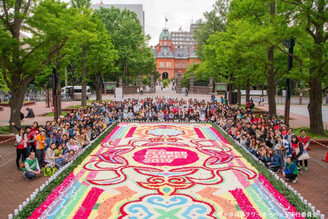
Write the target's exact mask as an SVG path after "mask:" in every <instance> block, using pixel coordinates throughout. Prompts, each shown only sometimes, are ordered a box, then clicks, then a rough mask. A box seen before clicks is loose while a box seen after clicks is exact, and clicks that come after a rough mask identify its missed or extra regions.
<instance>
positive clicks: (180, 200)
mask: <svg viewBox="0 0 328 219" xmlns="http://www.w3.org/2000/svg"><path fill="white" fill-rule="evenodd" d="M88 217H89V218H130V219H138V218H145V219H152V218H162V219H164V218H170V219H174V218H176V219H180V218H199V219H204V218H302V217H301V216H300V214H299V213H298V212H297V211H296V209H295V207H294V206H292V205H291V204H290V203H289V202H288V201H287V199H286V198H285V197H284V196H283V195H281V194H280V193H279V192H278V191H277V190H276V189H275V188H274V187H273V186H272V185H271V184H270V182H269V181H268V180H267V179H266V178H265V177H263V176H262V175H261V174H259V173H258V172H257V170H256V169H255V168H254V167H253V166H252V165H251V164H250V163H248V162H247V161H246V159H244V158H243V157H242V155H241V154H240V153H239V152H237V151H236V150H235V149H234V148H233V147H232V146H231V145H230V144H229V143H228V141H227V140H226V139H225V138H224V137H223V136H222V135H221V134H220V133H219V132H218V131H217V130H216V129H215V128H214V127H213V126H212V125H210V124H184V123H120V124H119V125H118V126H116V127H115V128H114V130H113V131H112V132H111V133H110V134H109V135H108V136H106V137H105V139H104V140H103V142H102V143H101V144H100V145H99V146H97V147H96V148H95V149H94V150H93V152H92V153H91V155H90V156H88V157H87V158H86V159H85V160H84V161H83V163H82V164H81V165H79V166H78V167H77V168H76V169H75V170H74V171H73V172H72V173H71V174H70V175H69V176H68V177H67V178H66V179H65V180H64V182H63V183H62V184H60V185H59V186H58V187H57V188H55V189H54V190H53V192H52V193H51V194H50V195H49V196H48V197H47V199H46V200H45V201H44V202H43V203H42V204H41V205H40V206H39V207H38V208H37V209H35V211H34V212H33V214H32V215H31V217H30V218H88Z"/></svg>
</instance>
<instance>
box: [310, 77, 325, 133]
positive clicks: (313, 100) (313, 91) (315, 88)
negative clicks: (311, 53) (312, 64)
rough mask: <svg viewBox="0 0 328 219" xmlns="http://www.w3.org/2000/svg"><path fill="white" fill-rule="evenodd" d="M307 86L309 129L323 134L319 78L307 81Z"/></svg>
mask: <svg viewBox="0 0 328 219" xmlns="http://www.w3.org/2000/svg"><path fill="white" fill-rule="evenodd" d="M309 87H310V102H309V104H308V110H309V115H310V131H311V132H312V133H315V134H319V135H323V134H324V129H323V121H322V92H321V80H319V79H318V78H313V79H312V80H311V81H310V82H309Z"/></svg>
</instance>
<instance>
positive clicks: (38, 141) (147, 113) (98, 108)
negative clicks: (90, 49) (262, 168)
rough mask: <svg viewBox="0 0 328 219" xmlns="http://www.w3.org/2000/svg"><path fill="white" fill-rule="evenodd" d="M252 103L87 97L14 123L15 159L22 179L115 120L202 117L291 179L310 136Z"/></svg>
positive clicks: (60, 161) (71, 154) (59, 160)
mask: <svg viewBox="0 0 328 219" xmlns="http://www.w3.org/2000/svg"><path fill="white" fill-rule="evenodd" d="M254 106H255V105H254V103H253V101H252V100H251V101H250V102H248V103H247V104H246V106H245V107H240V106H237V105H229V104H227V101H226V99H225V98H223V97H221V98H219V99H218V100H217V99H215V97H212V99H211V100H210V101H205V100H197V99H189V100H184V99H180V100H179V99H177V98H175V99H174V98H159V97H156V98H143V99H137V98H135V99H134V98H132V99H127V100H124V101H107V102H105V103H102V104H100V103H96V102H93V103H92V105H90V106H87V107H85V108H83V107H81V108H79V109H78V110H72V112H71V113H68V114H67V115H66V116H61V117H60V118H58V119H56V120H54V121H47V122H46V124H44V125H40V124H38V123H37V122H34V123H33V125H32V126H31V127H26V128H20V127H17V126H15V127H16V129H18V130H19V133H18V134H17V135H16V141H15V146H16V148H17V157H16V165H17V168H18V169H19V170H22V171H23V173H24V176H25V178H26V179H27V180H29V179H32V178H34V177H35V176H36V175H38V174H40V173H41V172H42V168H43V167H55V168H57V169H60V168H61V166H63V165H65V164H66V163H67V162H70V161H72V160H74V159H75V157H76V155H77V154H78V153H80V152H81V151H82V150H83V148H85V147H86V146H88V145H89V144H90V141H92V140H94V139H95V138H96V137H97V136H99V135H100V134H101V133H102V132H103V131H104V130H105V129H106V128H107V127H108V126H109V125H110V124H112V123H113V122H115V121H120V122H121V121H130V122H134V121H140V122H203V123H205V122H208V123H217V124H218V125H219V126H220V127H221V128H222V129H224V130H225V131H226V132H227V133H228V134H229V135H230V136H231V137H232V138H233V139H234V140H236V141H238V142H239V143H240V145H241V146H242V147H244V148H245V149H246V150H248V151H249V152H250V153H252V154H253V155H255V156H256V157H257V158H258V159H259V160H260V161H261V162H263V163H264V164H265V165H266V166H267V167H268V168H269V169H271V170H272V171H274V172H279V171H281V173H282V174H283V176H284V177H285V178H286V179H288V180H290V181H292V182H293V183H296V182H297V180H298V175H299V174H300V173H301V172H302V170H305V171H306V170H308V159H309V158H310V157H309V154H308V153H307V151H308V150H309V149H310V148H309V144H310V138H309V137H308V136H306V131H305V130H302V131H301V135H300V136H296V135H295V134H294V133H293V129H292V128H290V127H287V126H286V125H284V123H283V122H282V121H280V120H279V119H278V118H277V117H276V116H272V117H270V116H267V115H266V114H263V113H262V114H255V113H254ZM13 125H15V124H13Z"/></svg>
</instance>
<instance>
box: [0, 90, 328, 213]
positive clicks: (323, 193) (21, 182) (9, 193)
mask: <svg viewBox="0 0 328 219" xmlns="http://www.w3.org/2000/svg"><path fill="white" fill-rule="evenodd" d="M157 91H158V92H157V93H155V94H144V95H136V94H131V95H125V96H124V98H138V97H140V98H145V97H156V96H159V97H173V98H176V97H178V98H184V99H189V98H199V99H206V100H209V99H210V95H199V94H190V95H189V96H188V97H185V96H184V94H175V93H174V92H173V91H172V90H171V89H170V88H166V89H165V90H164V91H161V90H160V89H159V87H158V88H157ZM103 99H104V100H108V99H115V98H114V96H113V95H104V97H103ZM77 104H80V101H73V102H63V108H65V107H67V106H70V105H77ZM31 107H32V108H33V110H34V112H35V114H36V115H40V114H43V113H46V112H51V109H49V108H46V107H45V103H43V102H42V103H41V102H39V103H36V105H33V106H31ZM257 107H258V106H257ZM258 108H262V109H263V110H267V106H265V107H258ZM23 109H24V108H23ZM305 109H306V107H305ZM278 112H279V114H280V115H283V111H282V110H278ZM9 113H10V111H9V108H5V111H1V112H0V126H1V125H7V124H8V122H6V121H5V120H7V118H8V119H9ZM291 119H292V120H291V125H292V126H293V127H304V126H309V119H308V118H307V117H304V116H300V115H297V114H293V113H291ZM35 120H37V121H39V123H40V124H43V123H45V121H47V120H49V117H37V118H32V119H26V120H24V121H23V124H32V123H33V121H35ZM12 144H13V142H9V143H7V144H0V155H1V156H2V159H0V175H1V176H2V177H0V185H1V186H0V218H7V217H8V214H10V213H13V212H14V209H15V208H18V205H19V204H21V203H22V202H23V201H24V200H25V199H26V198H27V197H29V195H30V194H31V193H32V192H33V191H34V190H35V189H36V188H39V187H40V185H42V184H43V183H44V182H45V181H46V180H47V177H38V178H36V179H34V180H30V181H26V180H25V178H24V176H23V175H22V172H21V171H18V170H17V168H16V165H15V158H16V151H15V148H14V147H13V146H12ZM327 152H328V149H326V148H323V147H321V146H314V147H313V149H312V150H311V151H310V156H311V159H310V161H309V170H308V171H306V172H303V173H302V174H301V176H300V177H299V182H298V183H297V184H291V186H292V187H293V188H294V189H296V190H297V191H298V192H300V193H301V194H302V196H303V197H304V198H305V199H307V200H309V202H311V203H312V204H313V205H314V206H315V207H317V208H318V209H319V210H321V213H323V214H325V215H328V205H327V203H328V190H326V189H325V188H324V187H325V186H326V182H327V181H328V174H327V172H328V163H326V162H324V161H322V160H321V159H322V158H324V157H325V155H326V153H327Z"/></svg>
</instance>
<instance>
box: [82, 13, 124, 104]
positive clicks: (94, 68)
mask: <svg viewBox="0 0 328 219" xmlns="http://www.w3.org/2000/svg"><path fill="white" fill-rule="evenodd" d="M92 21H93V23H94V24H96V34H97V39H96V40H95V41H93V42H92V43H90V46H89V47H88V50H87V63H86V65H87V68H88V75H87V77H88V78H89V79H90V80H91V81H92V83H93V85H94V86H95V88H96V97H97V98H96V99H97V100H98V101H100V102H101V101H102V100H101V92H102V89H101V84H99V81H97V78H98V80H99V78H103V76H105V77H106V78H107V77H108V75H110V74H113V71H114V70H115V68H114V62H115V60H117V59H118V52H117V51H116V50H115V48H114V45H113V44H112V43H111V40H110V36H109V35H108V33H107V31H106V28H105V26H104V24H103V23H102V22H101V21H100V20H99V18H98V16H97V14H93V15H92Z"/></svg>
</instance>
